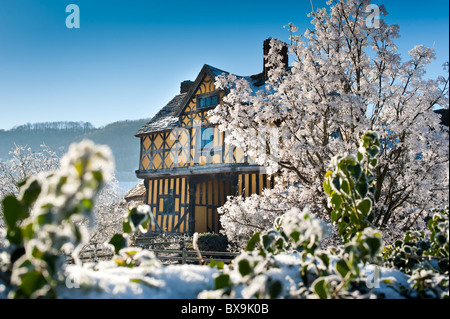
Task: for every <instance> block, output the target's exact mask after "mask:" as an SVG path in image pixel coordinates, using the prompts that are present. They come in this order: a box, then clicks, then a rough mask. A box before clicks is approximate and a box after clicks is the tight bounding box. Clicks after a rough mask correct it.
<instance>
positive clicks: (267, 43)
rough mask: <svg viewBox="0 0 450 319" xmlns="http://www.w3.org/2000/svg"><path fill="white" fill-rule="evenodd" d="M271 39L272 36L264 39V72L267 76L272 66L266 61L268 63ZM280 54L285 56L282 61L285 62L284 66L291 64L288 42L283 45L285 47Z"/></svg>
mask: <svg viewBox="0 0 450 319" xmlns="http://www.w3.org/2000/svg"><path fill="white" fill-rule="evenodd" d="M270 40H271V38H269V39H266V40H264V44H263V54H264V56H263V63H264V65H263V66H264V68H263V74H264V77H265V78H267V77H268V74H269V70H270V68H268V67H267V66H266V63H267V59H266V55H268V54H269V50H270ZM280 54H281V55H282V57H283V58H282V60H281V61H282V62H283V64H284V67H285V68H287V67H288V66H289V58H288V49H287V44H286V43H285V44H284V45H283V48H282V49H281V52H280Z"/></svg>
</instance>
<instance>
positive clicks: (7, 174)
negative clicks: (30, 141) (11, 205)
mask: <svg viewBox="0 0 450 319" xmlns="http://www.w3.org/2000/svg"><path fill="white" fill-rule="evenodd" d="M10 155H11V156H10V159H9V160H6V161H1V160H0V200H1V199H2V198H3V197H5V196H6V195H9V194H13V195H16V196H17V195H18V194H19V185H20V184H21V183H22V182H23V181H25V180H27V179H28V178H30V177H33V176H36V175H39V174H40V173H51V172H54V171H56V170H57V169H58V168H59V167H60V158H59V156H58V155H57V154H56V152H54V151H53V150H52V149H51V148H50V147H48V146H46V145H41V150H40V151H37V152H36V151H33V150H32V149H31V148H30V147H27V146H22V145H15V147H14V149H12V150H11V152H10ZM118 187H119V186H118V181H117V179H116V178H115V176H114V174H113V175H112V177H111V179H110V180H109V182H108V184H106V185H105V186H104V187H103V188H102V190H101V191H100V192H99V194H98V195H97V197H98V198H97V199H96V201H95V207H94V219H93V222H90V221H88V220H83V221H80V223H81V224H84V225H85V226H88V229H89V238H90V239H89V243H104V242H105V241H107V240H108V239H109V238H111V237H112V236H113V235H114V234H115V233H118V232H121V230H122V219H123V214H124V213H125V212H126V211H127V209H126V207H125V204H124V200H123V198H122V197H121V196H120V195H119V193H118ZM0 227H1V228H4V221H3V216H2V212H1V207H0Z"/></svg>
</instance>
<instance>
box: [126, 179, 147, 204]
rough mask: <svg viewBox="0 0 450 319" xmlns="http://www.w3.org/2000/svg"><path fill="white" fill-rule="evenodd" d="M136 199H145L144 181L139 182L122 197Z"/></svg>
mask: <svg viewBox="0 0 450 319" xmlns="http://www.w3.org/2000/svg"><path fill="white" fill-rule="evenodd" d="M136 197H145V185H144V181H143V180H141V181H139V183H137V184H136V186H134V187H133V188H132V189H130V190H129V191H128V192H127V193H126V194H125V196H124V198H125V199H130V200H131V199H133V198H136Z"/></svg>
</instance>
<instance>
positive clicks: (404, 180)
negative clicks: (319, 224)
mask: <svg viewBox="0 0 450 319" xmlns="http://www.w3.org/2000/svg"><path fill="white" fill-rule="evenodd" d="M328 5H329V8H323V9H318V10H315V11H313V12H311V13H310V15H309V16H310V17H311V18H312V20H311V23H312V25H313V28H311V29H307V30H306V31H305V32H304V34H303V35H297V31H298V30H297V28H296V27H295V26H294V25H293V24H289V25H288V27H289V32H290V44H289V45H288V49H289V52H290V55H291V57H292V58H293V62H292V63H291V66H290V67H288V68H286V67H285V65H283V63H282V57H281V55H280V54H279V52H280V51H281V49H282V46H283V45H284V43H282V42H281V41H278V40H275V39H272V40H271V49H270V51H269V53H268V56H267V57H266V58H267V64H266V66H268V67H270V70H269V72H268V79H267V81H266V84H265V86H264V88H259V89H258V90H254V87H253V86H252V85H250V83H249V82H248V81H247V80H246V79H245V78H242V77H236V76H235V75H228V76H225V75H222V76H220V77H219V78H218V80H217V81H216V86H218V87H220V88H222V89H227V90H228V92H229V93H228V95H227V96H226V97H225V98H224V102H225V103H224V104H223V105H219V106H218V107H217V108H215V109H214V110H212V111H210V115H211V116H212V117H211V121H212V122H213V123H218V124H219V129H221V130H224V131H226V132H227V134H228V139H227V142H228V143H231V144H234V145H237V146H240V147H242V148H244V149H245V150H246V151H247V152H248V154H249V155H253V156H256V162H257V163H259V164H260V165H262V166H265V167H266V169H267V171H268V172H269V173H276V172H277V173H278V179H277V182H278V186H277V187H276V188H275V189H274V190H272V191H268V192H266V193H265V195H264V196H263V198H260V199H258V206H259V207H260V209H259V210H258V211H249V210H248V209H247V208H251V207H254V205H252V203H250V202H252V201H253V200H254V198H253V197H251V198H249V199H246V200H245V201H242V200H238V199H233V200H232V202H229V203H228V204H227V205H226V206H225V207H224V209H222V217H221V221H222V225H223V226H224V228H225V231H227V232H228V235H230V238H233V236H235V235H239V234H243V233H246V232H247V233H251V232H253V231H256V230H258V229H257V228H252V227H251V225H252V224H253V225H258V227H264V224H263V223H260V221H258V222H256V223H255V222H254V221H253V222H252V221H249V223H248V225H250V226H249V227H246V226H245V225H242V224H243V220H244V218H241V217H240V216H242V215H245V216H246V217H245V218H248V216H252V215H253V216H255V220H257V219H260V220H261V216H260V215H261V214H263V215H268V214H272V213H273V212H276V211H277V208H278V209H279V210H280V211H281V210H283V209H286V207H284V206H286V205H288V206H291V205H292V206H297V207H300V208H301V207H304V206H305V205H306V204H309V205H314V206H313V207H315V212H316V214H318V215H319V216H322V217H323V218H325V219H328V218H329V216H328V214H329V213H330V211H331V210H330V208H329V207H328V205H327V198H326V196H325V193H324V190H323V181H324V175H325V173H326V171H327V169H328V163H329V162H330V160H331V158H333V157H334V156H335V155H336V154H340V153H341V154H342V153H354V152H355V150H356V149H357V148H358V141H359V139H360V137H361V136H362V133H363V132H364V131H367V130H371V131H374V132H377V133H378V136H379V137H380V142H381V150H380V153H379V155H378V165H377V167H376V193H375V195H374V202H375V203H374V214H375V219H374V225H375V226H377V227H379V228H381V229H386V228H388V229H390V230H391V231H390V232H389V233H390V234H391V235H394V234H395V233H396V232H398V231H400V232H401V231H404V230H406V229H408V228H411V227H413V226H417V225H418V224H420V223H421V220H423V218H424V216H425V215H426V214H427V213H428V212H429V210H430V209H431V208H435V207H443V206H444V205H446V204H447V205H448V176H449V173H448V161H449V157H448V156H449V154H448V151H449V144H448V128H446V127H443V126H442V125H440V118H439V115H438V114H436V112H434V110H435V109H436V108H439V107H440V108H448V81H449V80H448V76H447V78H444V77H442V76H441V77H439V78H438V79H436V80H430V79H427V78H426V77H425V71H426V66H427V65H428V64H429V63H430V62H431V61H432V60H433V59H434V58H435V53H434V50H433V49H430V48H426V47H424V46H423V45H418V46H416V47H414V48H413V49H411V50H410V51H409V58H408V59H407V60H406V61H402V59H401V57H400V54H399V52H398V49H397V46H396V45H395V43H394V40H395V38H398V37H399V26H397V25H388V24H387V23H386V22H385V21H384V20H382V19H380V20H376V21H373V20H371V18H372V16H373V15H372V14H371V10H368V8H369V9H370V8H371V7H370V6H371V5H370V1H367V0H348V1H329V2H328ZM379 9H380V12H381V13H382V14H383V15H386V14H387V12H386V10H385V8H384V7H383V6H381V7H379ZM374 22H376V23H374ZM444 70H446V71H447V72H448V63H446V64H445V65H444ZM293 201H294V202H295V203H293ZM256 216H259V217H256ZM267 226H270V224H269V223H267ZM397 234H398V235H399V233H397Z"/></svg>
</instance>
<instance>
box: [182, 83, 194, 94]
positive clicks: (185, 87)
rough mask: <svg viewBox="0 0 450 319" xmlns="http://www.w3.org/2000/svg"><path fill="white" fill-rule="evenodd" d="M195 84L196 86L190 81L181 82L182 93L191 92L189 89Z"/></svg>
mask: <svg viewBox="0 0 450 319" xmlns="http://www.w3.org/2000/svg"><path fill="white" fill-rule="evenodd" d="M193 84H194V82H192V81H189V80H186V81H183V82H181V84H180V93H186V92H187V91H189V89H190V88H191V87H192V85H193Z"/></svg>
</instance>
